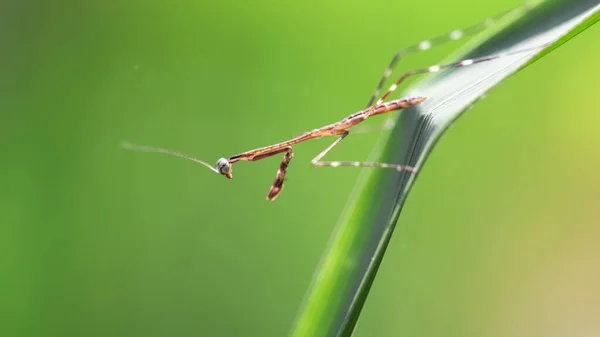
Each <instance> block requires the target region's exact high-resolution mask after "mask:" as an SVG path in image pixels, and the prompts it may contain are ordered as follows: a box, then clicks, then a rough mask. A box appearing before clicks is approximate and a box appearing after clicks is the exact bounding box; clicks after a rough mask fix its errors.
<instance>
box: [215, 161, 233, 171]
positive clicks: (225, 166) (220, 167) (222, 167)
mask: <svg viewBox="0 0 600 337" xmlns="http://www.w3.org/2000/svg"><path fill="white" fill-rule="evenodd" d="M217 171H219V173H221V174H222V175H228V174H231V165H230V164H229V160H227V159H225V158H221V159H219V160H217Z"/></svg>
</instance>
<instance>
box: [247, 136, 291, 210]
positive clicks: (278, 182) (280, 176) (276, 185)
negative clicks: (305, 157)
mask: <svg viewBox="0 0 600 337" xmlns="http://www.w3.org/2000/svg"><path fill="white" fill-rule="evenodd" d="M282 152H285V156H283V160H282V161H281V164H279V169H278V170H277V175H276V176H275V181H273V185H272V186H271V189H269V193H268V194H267V200H274V199H275V198H277V195H279V192H281V190H282V189H283V180H284V179H285V172H286V170H287V167H288V165H289V164H290V161H291V160H292V158H293V157H294V154H293V152H292V148H291V147H290V146H288V147H286V148H283V149H279V150H277V151H273V152H269V153H264V154H261V155H258V156H256V157H252V158H250V159H249V161H257V160H261V159H264V158H267V157H271V156H274V155H276V154H278V153H282Z"/></svg>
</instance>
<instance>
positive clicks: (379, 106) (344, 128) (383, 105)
mask: <svg viewBox="0 0 600 337" xmlns="http://www.w3.org/2000/svg"><path fill="white" fill-rule="evenodd" d="M527 8H528V5H523V6H522V7H519V8H516V9H513V10H511V11H508V12H505V13H503V14H500V15H498V16H496V17H493V18H489V19H486V20H485V21H483V22H480V23H478V24H475V25H473V26H470V27H467V28H465V29H461V30H454V31H452V32H450V33H448V34H444V35H440V36H437V37H435V38H432V39H430V40H425V41H422V42H420V43H418V44H416V45H413V46H411V47H408V48H405V49H401V50H399V51H398V52H397V53H396V54H395V55H394V57H393V58H392V61H391V62H390V64H389V66H388V67H387V68H386V70H385V72H384V74H383V76H382V77H381V79H380V81H379V83H378V85H377V88H376V89H375V92H374V93H373V95H372V96H371V97H370V99H369V101H368V103H367V106H366V108H365V109H363V110H361V111H358V112H356V113H353V114H351V115H349V116H347V117H346V118H344V119H342V120H340V121H338V122H336V123H333V124H329V125H326V126H323V127H321V128H318V129H314V130H312V131H308V132H306V133H304V134H302V135H300V136H298V137H295V138H292V139H290V140H287V141H284V142H280V143H276V144H273V145H269V146H264V147H260V148H257V149H254V150H250V151H246V152H243V153H240V154H236V155H234V156H231V157H229V158H220V159H219V160H218V161H217V164H216V166H215V167H213V166H212V165H210V164H208V163H207V162H205V161H202V160H200V159H198V158H195V157H192V156H190V155H187V154H185V153H181V152H176V151H172V150H168V149H163V148H157V147H149V146H142V145H136V144H132V143H128V142H124V143H123V144H122V146H123V147H124V148H126V149H129V150H135V151H142V152H156V153H164V154H168V155H172V156H177V157H182V158H185V159H188V160H192V161H195V162H197V163H199V164H202V165H204V166H206V167H208V168H209V169H210V170H212V171H214V172H216V173H218V174H220V175H223V176H225V177H227V178H229V179H231V178H232V177H233V176H232V168H233V165H234V164H235V163H237V162H238V161H248V162H254V161H258V160H261V159H265V158H269V157H271V156H275V155H277V154H280V153H285V154H284V156H283V160H282V161H281V164H280V165H279V170H278V171H277V175H276V177H275V181H274V182H273V185H272V186H271V188H270V190H269V193H268V194H267V200H274V199H275V198H276V197H277V196H278V195H279V193H280V192H281V190H282V189H283V183H284V179H285V174H286V171H287V168H288V166H289V164H290V161H291V160H292V158H293V152H292V146H293V145H295V144H298V143H301V142H304V141H307V140H311V139H316V138H321V137H329V136H338V138H337V139H336V140H335V141H334V142H333V143H332V144H331V145H329V147H327V148H326V149H325V150H323V151H322V152H321V153H319V154H318V155H317V156H316V157H314V158H313V159H312V161H311V162H312V164H313V165H314V166H331V167H338V166H353V167H380V168H387V169H394V170H397V171H403V170H406V171H410V172H414V169H413V168H412V167H410V166H407V165H397V164H387V163H379V162H358V161H322V160H321V159H323V157H324V156H325V155H326V154H327V153H328V152H329V151H331V149H333V148H334V147H335V146H336V145H338V144H339V143H340V142H341V141H342V139H344V138H345V137H346V136H348V135H349V134H350V128H352V127H353V126H356V125H357V124H360V123H362V122H364V121H365V120H366V119H368V118H370V117H373V116H376V115H381V114H385V113H388V112H392V111H396V110H401V109H406V108H409V107H412V106H415V105H417V104H420V103H422V102H423V101H425V100H426V97H425V96H411V97H404V98H400V99H396V100H392V101H389V102H385V99H386V98H387V97H388V96H389V95H390V94H391V93H393V92H394V91H395V90H396V89H397V88H398V87H399V86H400V84H401V83H402V82H403V81H404V80H406V79H407V78H409V77H410V76H415V75H423V74H427V73H433V72H438V71H440V70H442V69H448V68H458V67H465V66H472V65H474V64H477V63H482V62H488V61H492V60H495V59H498V58H501V57H505V56H509V55H514V54H517V53H523V52H530V51H533V50H536V49H539V48H541V47H544V46H546V45H547V44H544V45H542V46H538V47H534V48H527V49H521V50H516V51H512V52H508V53H502V54H497V55H491V56H485V57H479V58H473V59H465V60H461V61H458V62H453V63H448V64H443V65H434V66H430V67H427V68H419V69H414V70H410V71H407V72H405V73H403V74H402V75H401V76H400V77H399V78H398V80H396V82H394V83H393V84H392V85H391V86H390V88H389V89H388V90H387V91H386V92H385V93H384V94H383V95H382V96H381V97H380V98H379V99H378V100H377V101H375V99H376V98H377V96H378V95H379V92H380V90H381V88H382V87H383V85H384V84H385V82H386V80H387V79H388V78H389V77H390V75H391V74H392V72H393V69H394V67H395V66H396V64H397V63H398V61H399V60H400V58H401V57H403V56H406V55H408V54H411V53H415V52H418V51H424V50H428V49H430V48H431V47H432V46H435V45H440V44H443V43H446V42H448V41H453V40H458V39H461V38H464V37H467V36H471V35H474V34H476V33H479V32H481V31H483V30H485V29H486V28H487V27H489V26H490V25H492V24H494V23H495V22H497V21H498V20H499V19H501V18H502V17H504V16H505V15H508V14H510V13H513V12H514V11H517V10H519V11H522V10H526V9H527ZM374 101H375V104H373V102H374Z"/></svg>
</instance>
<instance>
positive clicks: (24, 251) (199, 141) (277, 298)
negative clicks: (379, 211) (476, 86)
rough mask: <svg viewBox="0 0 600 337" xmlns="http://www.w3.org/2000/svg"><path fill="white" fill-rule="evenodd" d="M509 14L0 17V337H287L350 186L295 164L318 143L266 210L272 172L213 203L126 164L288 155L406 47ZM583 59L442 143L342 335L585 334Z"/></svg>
mask: <svg viewBox="0 0 600 337" xmlns="http://www.w3.org/2000/svg"><path fill="white" fill-rule="evenodd" d="M519 4H520V2H519V1H518V0H503V1H500V0H498V1H493V2H491V1H490V2H481V1H473V0H454V1H451V2H441V1H435V0H421V1H416V2H415V1H413V2H408V1H387V0H386V1H375V2H374V1H371V2H364V1H343V0H331V1H303V2H299V3H291V2H278V1H258V2H242V1H237V2H217V1H210V2H209V1H197V2H194V1H180V2H163V1H135V0H124V1H118V2H117V1H111V2H104V1H87V2H79V1H72V0H63V1H59V2H44V1H23V0H12V1H10V0H9V1H4V2H2V4H0V26H1V27H2V28H1V29H0V41H1V42H2V50H3V52H2V53H1V54H0V60H1V62H0V73H1V74H2V75H1V76H0V88H1V89H0V131H1V132H0V137H1V138H0V140H1V142H0V144H1V145H0V146H2V155H1V158H2V165H1V166H0V184H1V185H0V186H1V191H2V193H1V194H0V198H1V199H0V221H1V226H0V335H2V336H146V337H147V336H283V335H286V334H287V333H288V332H289V331H290V329H291V327H292V324H293V321H294V318H295V316H296V313H297V310H298V308H299V307H300V304H301V302H302V299H303V296H304V294H305V292H306V289H307V288H308V286H309V284H310V281H311V277H312V275H313V272H314V270H315V268H316V267H317V265H318V263H319V260H320V257H321V255H322V253H323V251H324V249H325V247H326V244H327V242H328V239H329V236H330V235H331V232H332V230H333V228H334V226H335V223H336V221H337V218H338V216H339V214H340V213H341V211H342V209H343V207H344V205H345V203H346V201H347V198H348V195H349V194H350V191H351V190H352V188H353V185H354V182H355V180H356V178H357V176H358V175H359V171H358V170H356V169H353V168H339V169H328V168H314V167H312V166H311V165H310V159H311V158H312V157H314V156H315V155H316V154H317V153H318V152H319V151H321V150H322V149H323V148H324V147H326V146H327V145H328V144H329V142H330V140H328V139H326V140H318V141H313V142H310V143H305V144H301V145H298V146H296V147H295V158H294V160H293V161H292V164H291V167H290V170H289V174H288V177H289V179H288V181H287V184H286V188H285V190H284V191H283V193H282V195H281V196H280V197H279V198H278V199H277V200H276V201H275V202H267V201H265V196H266V193H267V191H268V189H269V187H270V184H271V183H272V180H273V177H274V174H275V172H276V170H277V167H278V166H279V159H275V158H273V159H270V160H265V161H261V162H257V163H252V164H248V163H240V164H239V165H236V166H235V170H234V179H233V180H232V181H228V180H226V179H224V178H222V177H219V176H217V175H214V174H213V173H211V172H210V171H208V170H207V169H205V168H203V167H201V166H199V165H197V164H194V163H192V162H187V161H184V160H181V159H178V158H170V157H166V156H161V155H154V154H143V153H135V152H128V151H124V150H122V149H121V148H119V143H120V141H122V140H130V141H134V142H138V143H141V144H147V145H154V146H163V147H168V148H172V149H176V150H180V151H184V152H187V153H190V154H193V155H196V156H198V157H200V158H202V159H205V160H207V161H209V162H211V163H212V162H214V161H216V159H217V158H219V157H222V156H225V157H227V156H231V155H233V154H236V153H239V152H242V151H245V150H248V149H251V148H255V147H259V146H262V145H266V144H270V143H273V142H278V141H281V140H285V139H287V138H289V137H291V136H294V135H297V134H299V133H301V132H303V131H306V130H310V129H313V128H315V127H319V126H322V125H324V124H327V123H330V122H334V121H336V120H338V119H340V118H341V117H343V116H345V115H347V114H349V113H351V112H354V111H356V110H359V109H361V108H362V107H363V106H364V104H366V101H367V100H368V98H369V95H370V94H371V91H372V90H373V88H374V86H375V84H376V82H377V81H378V79H379V76H380V75H381V72H382V71H383V69H384V68H385V66H386V65H387V63H388V62H389V59H390V58H391V56H392V54H393V53H394V51H395V50H396V49H398V48H399V47H401V46H406V45H410V44H413V43H415V42H418V41H420V40H422V39H426V38H428V37H431V36H434V35H437V34H441V33H445V32H448V31H451V30H453V29H455V28H459V27H463V26H467V25H470V24H473V23H475V22H477V21H479V20H481V19H483V18H486V17H488V16H492V15H494V14H496V13H498V12H501V11H503V10H505V9H508V8H511V7H515V6H517V5H519ZM599 39H600V26H598V25H596V26H593V27H592V28H590V29H588V30H587V31H585V32H584V33H583V34H581V35H579V36H577V37H576V38H574V39H573V40H571V41H569V42H568V43H567V44H565V45H564V46H562V47H560V48H559V49H557V50H556V51H554V52H552V53H551V54H550V55H548V56H546V57H544V58H543V59H541V60H540V61H538V62H536V63H535V64H534V65H532V66H530V67H528V68H527V69H525V71H522V72H520V73H518V74H517V75H515V76H513V77H511V78H510V79H509V80H507V81H506V82H504V83H503V84H502V85H501V86H499V87H498V88H497V89H495V90H493V91H492V92H491V93H490V94H489V95H488V97H487V98H486V99H485V100H483V101H481V102H479V103H478V104H477V105H476V106H475V108H473V109H472V110H470V111H469V112H468V113H467V114H465V116H464V117H463V118H461V119H460V120H459V121H458V122H457V123H456V124H455V125H454V127H453V128H451V129H450V130H449V131H448V132H447V134H446V135H445V136H444V137H443V138H442V140H441V141H440V143H439V145H438V146H437V148H436V149H435V150H434V151H433V154H432V156H431V157H430V159H429V161H428V162H427V165H425V167H424V169H423V171H422V172H421V174H420V176H419V179H418V181H417V183H416V185H415V187H414V188H413V191H412V194H411V196H410V197H409V199H408V201H407V203H406V205H405V207H404V211H403V214H402V216H401V221H402V223H401V224H400V226H399V227H398V228H397V230H396V233H395V234H394V238H393V240H392V242H391V244H390V247H389V250H388V253H387V255H386V257H385V259H384V261H383V265H382V267H381V269H380V271H379V274H378V277H377V279H376V281H375V283H374V286H373V288H372V291H371V295H370V297H369V299H368V301H367V303H366V306H365V308H364V311H363V315H362V317H361V320H360V322H359V325H358V330H357V332H356V336H401V335H407V336H597V335H598V334H600V319H598V317H600V291H599V290H598V284H600V245H599V242H600V219H599V216H600V207H599V202H600V178H599V176H598V170H597V168H598V166H599V164H600V151H599V150H598V148H599V146H600V132H598V130H599V128H600V126H599V124H600V116H599V115H598V114H597V112H598V92H599V88H598V80H597V79H598V74H600V63H599V62H598V59H599V58H600V45H599V44H598V43H597V41H598V40H599ZM456 46H457V44H454V45H452V44H451V45H449V46H447V47H443V48H439V49H436V50H435V51H431V52H429V53H426V54H420V55H418V56H413V57H410V58H407V59H406V61H403V63H402V64H401V68H402V69H405V70H406V69H410V68H413V67H417V66H428V65H430V64H434V63H436V62H437V61H438V60H439V59H441V58H443V57H444V56H446V55H447V54H448V53H449V52H451V51H452V50H453V49H454V48H455V47H456ZM374 124H377V121H375V122H374ZM377 137H379V135H378V133H377V132H375V133H371V134H365V135H357V136H354V137H349V138H348V140H345V141H344V144H343V145H342V146H340V147H339V148H336V150H335V151H334V152H332V156H331V158H333V159H341V160H344V159H348V160H359V159H363V158H366V157H367V156H368V154H369V152H370V148H371V147H372V146H373V145H374V144H375V142H376V140H377ZM507 163H509V165H507ZM507 167H509V169H508V170H507V169H506V168H507Z"/></svg>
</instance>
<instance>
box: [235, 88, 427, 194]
mask: <svg viewBox="0 0 600 337" xmlns="http://www.w3.org/2000/svg"><path fill="white" fill-rule="evenodd" d="M424 100H425V97H423V96H414V97H405V98H401V99H397V100H393V101H390V102H386V103H381V104H377V105H374V106H372V107H369V108H367V109H364V110H361V111H359V112H356V113H353V114H352V115H350V116H348V117H346V118H344V119H342V120H341V121H339V122H337V123H333V124H330V125H326V126H324V127H322V128H320V129H315V130H312V131H309V132H307V133H305V134H303V135H301V136H298V137H296V138H292V139H290V140H288V141H285V142H281V143H277V144H273V145H269V146H264V147H261V148H258V149H254V150H250V151H247V152H244V153H240V154H238V155H235V156H232V157H230V158H229V163H230V164H233V163H235V162H237V161H240V160H244V161H256V160H260V159H264V158H267V157H270V156H273V155H276V154H278V153H282V152H285V153H286V154H285V156H284V157H283V160H282V161H281V164H280V165H279V169H278V170H277V175H276V176H275V181H274V182H273V185H272V186H271V189H270V190H269V194H268V195H267V200H273V199H275V198H276V197H277V195H279V193H280V192H281V190H282V189H283V182H284V179H285V173H286V170H287V167H288V165H289V163H290V161H291V160H292V158H293V156H294V155H293V153H292V147H291V146H292V145H295V144H298V143H300V142H303V141H306V140H309V139H315V138H321V137H327V136H342V137H345V136H346V135H347V134H348V129H349V128H351V127H353V126H355V125H357V124H359V123H361V122H363V121H364V120H365V119H367V118H369V117H371V116H375V115H380V114H383V113H386V112H390V111H395V110H400V109H405V108H408V107H411V106H413V105H417V104H419V103H421V102H423V101H424ZM228 178H231V174H229V176H228Z"/></svg>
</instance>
